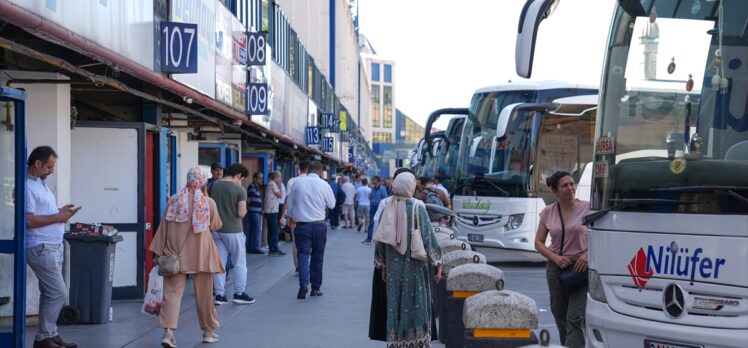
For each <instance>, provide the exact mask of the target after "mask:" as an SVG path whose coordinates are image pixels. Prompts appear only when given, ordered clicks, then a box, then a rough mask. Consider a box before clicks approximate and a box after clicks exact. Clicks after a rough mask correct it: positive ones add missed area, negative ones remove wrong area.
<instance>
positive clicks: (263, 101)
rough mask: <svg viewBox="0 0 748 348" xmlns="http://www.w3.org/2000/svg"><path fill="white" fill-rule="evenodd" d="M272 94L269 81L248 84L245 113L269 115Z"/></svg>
mask: <svg viewBox="0 0 748 348" xmlns="http://www.w3.org/2000/svg"><path fill="white" fill-rule="evenodd" d="M269 103H270V96H269V92H268V85H267V83H248V84H247V106H246V110H244V113H246V114H247V115H268V114H269V113H270V109H269V108H268V104H269Z"/></svg>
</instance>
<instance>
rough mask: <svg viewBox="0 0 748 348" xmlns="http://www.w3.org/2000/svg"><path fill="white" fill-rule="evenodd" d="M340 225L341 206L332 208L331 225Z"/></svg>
mask: <svg viewBox="0 0 748 348" xmlns="http://www.w3.org/2000/svg"><path fill="white" fill-rule="evenodd" d="M339 225H340V206H338V205H336V206H335V208H332V209H330V226H331V227H338V226H339Z"/></svg>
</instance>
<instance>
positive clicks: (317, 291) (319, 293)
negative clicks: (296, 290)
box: [310, 289, 322, 297]
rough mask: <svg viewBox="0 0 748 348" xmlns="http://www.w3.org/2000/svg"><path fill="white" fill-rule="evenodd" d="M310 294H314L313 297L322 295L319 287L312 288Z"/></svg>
mask: <svg viewBox="0 0 748 348" xmlns="http://www.w3.org/2000/svg"><path fill="white" fill-rule="evenodd" d="M310 296H314V297H319V296H322V291H320V290H319V289H314V290H312V293H311V294H310Z"/></svg>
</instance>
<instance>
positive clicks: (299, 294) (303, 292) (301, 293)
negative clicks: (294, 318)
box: [296, 288, 309, 300]
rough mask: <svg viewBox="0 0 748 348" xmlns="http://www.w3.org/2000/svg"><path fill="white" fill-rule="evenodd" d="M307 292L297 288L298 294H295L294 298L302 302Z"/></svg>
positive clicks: (304, 289)
mask: <svg viewBox="0 0 748 348" xmlns="http://www.w3.org/2000/svg"><path fill="white" fill-rule="evenodd" d="M307 291H309V290H307V289H306V288H299V292H298V293H297V294H296V298H297V299H299V300H303V299H305V298H306V292H307Z"/></svg>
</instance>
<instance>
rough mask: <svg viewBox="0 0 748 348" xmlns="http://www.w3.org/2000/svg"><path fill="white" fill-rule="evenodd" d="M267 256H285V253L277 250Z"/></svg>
mask: <svg viewBox="0 0 748 348" xmlns="http://www.w3.org/2000/svg"><path fill="white" fill-rule="evenodd" d="M268 256H286V253H284V252H282V251H280V250H278V251H276V252H272V253H269V254H268Z"/></svg>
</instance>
